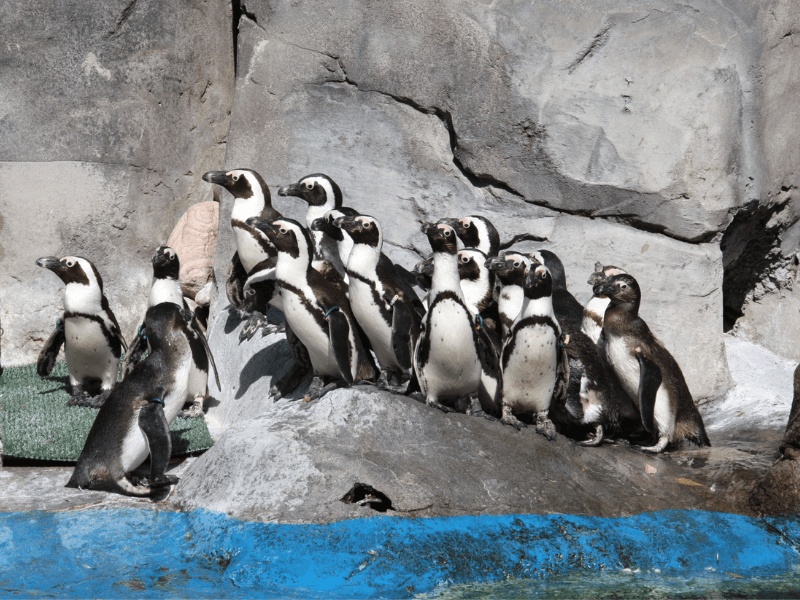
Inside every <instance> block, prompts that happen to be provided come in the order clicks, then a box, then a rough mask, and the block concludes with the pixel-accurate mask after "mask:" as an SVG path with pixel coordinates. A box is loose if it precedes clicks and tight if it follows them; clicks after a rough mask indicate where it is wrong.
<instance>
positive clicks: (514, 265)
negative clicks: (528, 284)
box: [486, 252, 531, 338]
mask: <svg viewBox="0 0 800 600" xmlns="http://www.w3.org/2000/svg"><path fill="white" fill-rule="evenodd" d="M530 266H531V259H530V258H528V257H527V256H526V255H524V254H521V253H519V252H505V253H504V254H502V255H500V256H495V257H492V258H488V259H487V260H486V267H487V268H488V269H489V270H490V271H492V272H493V273H494V274H495V278H496V279H497V280H498V282H499V283H500V290H499V293H498V296H497V309H498V314H499V317H500V324H501V326H502V335H503V337H504V338H505V336H506V335H507V334H508V331H509V330H510V329H511V326H512V325H513V324H514V321H515V320H516V318H517V316H518V315H519V312H520V311H521V310H522V303H523V300H524V299H525V273H526V271H527V270H528V268H529V267H530Z"/></svg>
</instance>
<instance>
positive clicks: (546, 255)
mask: <svg viewBox="0 0 800 600" xmlns="http://www.w3.org/2000/svg"><path fill="white" fill-rule="evenodd" d="M530 257H531V259H533V260H534V261H536V262H538V263H539V264H542V265H544V266H545V267H547V269H548V271H550V275H551V276H552V278H553V310H554V311H555V314H556V317H557V318H558V322H559V323H560V324H561V327H563V328H564V330H565V331H566V332H568V333H570V332H573V331H577V330H579V329H580V328H581V322H582V320H583V305H582V304H581V303H580V302H578V301H577V300H576V299H575V296H573V295H572V294H571V293H570V292H569V290H568V289H567V274H566V272H565V271H564V264H563V263H562V262H561V259H560V258H558V256H556V255H555V254H554V253H553V252H551V251H550V250H537V251H536V252H534V253H532V254H530Z"/></svg>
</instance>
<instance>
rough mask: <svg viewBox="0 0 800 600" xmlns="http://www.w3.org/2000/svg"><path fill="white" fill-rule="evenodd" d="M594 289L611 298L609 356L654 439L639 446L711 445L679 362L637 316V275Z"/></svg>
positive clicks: (606, 337) (606, 335) (606, 334)
mask: <svg viewBox="0 0 800 600" xmlns="http://www.w3.org/2000/svg"><path fill="white" fill-rule="evenodd" d="M593 291H594V294H595V295H596V296H605V297H607V298H609V300H610V303H609V306H608V308H607V309H606V312H605V317H604V320H603V335H602V338H601V345H603V346H604V348H605V352H606V356H607V358H608V362H609V363H610V364H611V366H612V367H613V368H614V372H615V373H616V375H617V377H618V378H619V380H620V383H621V384H622V386H623V388H624V389H625V391H626V392H627V394H628V395H629V396H630V397H631V399H633V400H634V402H636V401H637V400H638V407H639V412H640V414H641V419H642V425H643V426H644V428H645V429H646V430H647V431H648V432H652V434H653V435H654V437H655V439H656V440H657V442H656V444H655V445H653V446H649V447H642V448H641V450H643V451H645V452H651V453H659V452H663V451H664V449H665V448H666V447H667V445H668V444H670V443H677V442H679V441H681V440H683V439H686V440H690V441H692V442H694V443H695V444H697V445H698V446H710V445H711V443H710V442H709V440H708V436H707V435H706V430H705V426H704V425H703V419H702V417H701V416H700V413H699V412H698V411H697V407H696V406H695V404H694V400H693V399H692V395H691V393H690V392H689V388H688V386H687V385H686V381H685V379H684V377H683V372H682V371H681V368H680V367H679V366H678V363H677V362H676V361H675V359H674V358H673V357H672V355H671V354H670V353H669V352H668V351H667V349H666V348H664V346H663V345H662V344H661V342H659V341H658V339H657V338H656V337H655V336H654V335H653V333H652V332H651V331H650V328H649V327H648V326H647V323H645V321H644V320H643V319H642V318H641V317H640V316H639V305H640V303H641V298H642V293H641V290H640V288H639V284H638V283H637V281H636V279H634V278H633V277H631V276H630V275H628V274H621V275H615V276H613V277H612V278H611V279H608V280H606V281H604V282H603V283H600V284H598V285H596V286H595V288H594V290H593Z"/></svg>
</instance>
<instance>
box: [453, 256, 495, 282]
mask: <svg viewBox="0 0 800 600" xmlns="http://www.w3.org/2000/svg"><path fill="white" fill-rule="evenodd" d="M485 263H486V255H485V254H484V253H483V252H481V251H480V250H476V249H475V248H468V249H464V250H459V251H458V277H459V279H461V280H462V281H463V280H467V281H478V280H479V279H480V278H481V276H482V275H485V274H487V273H488V269H487V268H486V266H485Z"/></svg>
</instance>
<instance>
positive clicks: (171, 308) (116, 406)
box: [66, 302, 210, 496]
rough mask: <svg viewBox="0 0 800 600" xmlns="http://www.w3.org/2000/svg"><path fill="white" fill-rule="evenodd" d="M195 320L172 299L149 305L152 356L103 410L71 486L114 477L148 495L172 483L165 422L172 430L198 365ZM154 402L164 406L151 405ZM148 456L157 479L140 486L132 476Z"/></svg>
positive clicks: (119, 387) (117, 389)
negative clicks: (194, 351) (194, 345)
mask: <svg viewBox="0 0 800 600" xmlns="http://www.w3.org/2000/svg"><path fill="white" fill-rule="evenodd" d="M192 320H193V315H192V314H191V311H187V310H184V309H181V308H179V307H178V306H177V305H175V304H172V303H171V302H164V303H161V304H158V305H156V306H154V307H152V308H150V309H148V311H147V315H146V317H145V323H146V325H145V328H146V335H147V343H148V348H149V355H148V357H147V358H145V359H144V360H143V361H142V362H140V363H139V364H137V365H136V366H135V367H134V368H133V371H131V374H130V375H129V376H128V377H127V378H125V379H123V380H122V381H121V382H120V383H119V384H118V385H117V387H115V388H114V390H113V391H112V392H111V394H110V395H109V397H108V400H107V401H106V403H105V404H104V405H103V406H102V407H101V409H100V411H99V412H98V413H97V417H96V418H95V420H94V423H93V425H92V428H91V429H90V431H89V435H88V437H87V438H86V443H85V444H84V447H83V451H82V452H81V454H80V456H79V457H78V462H77V464H76V465H75V470H74V471H73V473H72V476H71V477H70V480H69V482H68V483H67V486H66V487H71V488H82V489H83V488H90V487H93V486H95V485H97V484H98V483H100V482H102V481H110V482H112V483H114V484H116V485H117V486H118V487H119V488H121V489H122V490H123V491H124V492H126V493H128V494H133V495H137V496H142V495H147V494H150V493H152V491H153V490H154V488H155V487H156V486H158V485H162V484H164V483H171V482H172V480H170V479H169V478H165V477H164V476H163V475H164V474H163V471H160V472H159V470H160V469H162V468H163V467H164V466H165V464H166V462H167V461H168V455H167V448H168V444H171V441H170V439H169V432H168V429H166V428H165V427H164V425H165V424H166V426H167V428H168V426H169V425H170V424H171V423H172V422H173V421H174V420H175V418H176V417H177V416H178V412H179V411H180V409H181V407H182V406H183V403H184V401H185V400H186V395H187V388H188V384H189V371H190V369H191V365H192V350H191V346H190V343H189V335H190V327H191V322H192ZM209 354H210V352H209ZM156 399H158V400H160V401H161V402H163V404H161V403H160V402H158V401H157V400H156ZM154 402H155V403H156V404H157V405H159V406H149V405H150V404H152V403H154ZM162 414H163V419H162V418H161V415H162ZM148 454H149V455H150V456H151V457H152V458H153V467H155V472H153V471H151V477H152V478H153V479H155V481H152V480H151V482H150V485H144V486H140V487H137V486H134V485H133V484H132V483H131V482H130V481H129V480H128V478H127V475H128V474H129V473H130V472H131V471H133V470H134V469H136V468H137V467H138V466H139V465H141V464H142V463H143V462H144V460H145V459H146V458H147V456H148ZM165 456H166V457H167V458H166V460H165V458H164V457H165Z"/></svg>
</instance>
